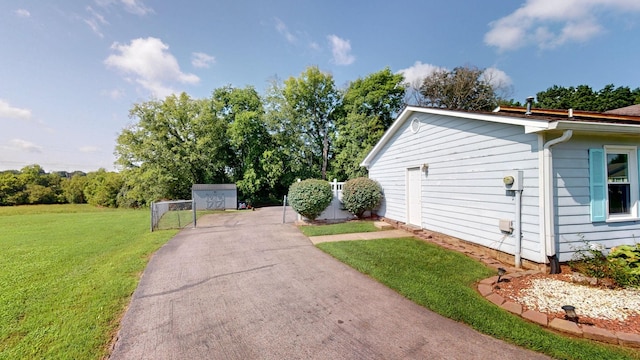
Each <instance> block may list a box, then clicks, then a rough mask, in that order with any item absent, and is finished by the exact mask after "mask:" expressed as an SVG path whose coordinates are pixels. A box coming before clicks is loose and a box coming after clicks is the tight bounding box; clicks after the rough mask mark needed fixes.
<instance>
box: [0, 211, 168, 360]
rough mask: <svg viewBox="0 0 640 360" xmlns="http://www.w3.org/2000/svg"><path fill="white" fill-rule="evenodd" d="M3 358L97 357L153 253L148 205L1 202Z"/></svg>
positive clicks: (158, 242)
mask: <svg viewBox="0 0 640 360" xmlns="http://www.w3.org/2000/svg"><path fill="white" fill-rule="evenodd" d="M0 229H2V231H1V232H0V246H1V247H2V256H1V257H0V359H36V358H37V359H100V358H102V357H103V356H104V355H105V354H106V353H107V345H108V344H109V342H110V340H111V337H112V335H113V333H114V331H115V330H116V328H117V326H118V321H119V318H120V316H121V315H122V314H123V312H124V310H125V307H126V306H127V304H128V303H129V300H130V297H131V294H132V293H133V291H134V290H135V288H136V286H137V284H138V280H139V276H140V274H141V272H142V270H143V269H144V267H145V266H146V264H147V262H148V260H149V257H150V255H151V254H152V253H153V252H155V251H156V250H157V249H158V248H159V247H160V246H162V245H163V244H164V243H165V242H166V241H167V240H169V239H170V238H171V237H172V236H173V235H174V234H175V233H176V232H177V230H171V231H159V232H154V233H151V232H150V231H149V211H148V210H114V209H102V208H94V207H91V206H88V205H44V206H23V207H1V208H0Z"/></svg>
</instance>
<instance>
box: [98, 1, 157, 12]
mask: <svg viewBox="0 0 640 360" xmlns="http://www.w3.org/2000/svg"><path fill="white" fill-rule="evenodd" d="M94 1H95V2H96V4H98V5H100V6H102V7H108V6H111V5H122V7H123V8H124V10H125V11H127V12H130V13H132V14H136V15H146V14H149V13H153V9H152V8H150V7H148V6H146V5H145V4H144V2H143V1H142V0H94Z"/></svg>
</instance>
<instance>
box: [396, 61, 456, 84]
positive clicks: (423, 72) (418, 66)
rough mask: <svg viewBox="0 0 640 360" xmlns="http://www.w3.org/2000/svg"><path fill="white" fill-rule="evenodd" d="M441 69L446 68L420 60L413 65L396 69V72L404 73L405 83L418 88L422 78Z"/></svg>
mask: <svg viewBox="0 0 640 360" xmlns="http://www.w3.org/2000/svg"><path fill="white" fill-rule="evenodd" d="M441 70H446V69H445V68H443V67H440V66H436V65H432V64H423V63H422V62H421V61H416V62H415V63H414V64H413V66H411V67H408V68H406V69H400V70H398V73H399V74H402V75H404V81H405V82H406V83H407V84H409V85H411V86H414V87H416V88H419V87H420V85H422V81H423V80H424V78H426V77H427V76H429V75H431V74H433V73H434V72H436V71H441Z"/></svg>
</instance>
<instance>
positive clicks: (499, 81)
mask: <svg viewBox="0 0 640 360" xmlns="http://www.w3.org/2000/svg"><path fill="white" fill-rule="evenodd" d="M481 79H482V80H485V81H487V82H488V83H489V84H491V86H493V88H494V89H498V88H505V87H509V86H511V85H512V84H513V80H511V78H510V77H509V75H507V73H505V72H504V71H502V70H500V69H498V68H494V67H490V68H487V69H485V70H484V72H483V73H482V75H481Z"/></svg>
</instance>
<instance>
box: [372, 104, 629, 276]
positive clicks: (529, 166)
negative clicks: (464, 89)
mask: <svg viewBox="0 0 640 360" xmlns="http://www.w3.org/2000/svg"><path fill="white" fill-rule="evenodd" d="M639 151H640V116H633V115H621V114H615V113H607V114H604V113H593V112H583V111H572V110H568V111H567V110H540V109H531V108H530V107H529V108H528V109H525V108H519V107H502V108H498V109H496V110H495V111H494V112H492V113H479V112H464V111H452V110H443V109H436V108H423V107H412V106H410V107H407V108H405V109H404V110H403V111H402V113H401V114H400V115H399V117H398V118H397V119H396V121H395V122H394V123H393V124H392V125H391V127H390V128H389V129H388V130H387V132H386V133H385V134H384V135H383V137H382V138H381V139H380V141H379V142H378V143H377V144H376V146H375V147H374V148H373V149H372V150H371V152H370V153H369V154H368V155H367V157H366V158H365V159H364V161H363V162H362V164H361V165H362V166H365V167H367V168H368V169H369V177H370V178H372V179H375V180H377V181H378V182H379V183H380V184H381V185H382V188H383V190H384V200H383V203H382V205H381V207H380V209H379V211H378V214H379V215H381V216H384V217H386V218H389V219H392V220H397V221H400V222H404V223H407V224H410V225H414V226H417V227H420V228H423V229H427V230H431V231H435V232H439V233H443V234H445V235H449V236H453V237H456V238H459V239H462V240H464V241H468V242H471V243H475V244H478V245H481V246H485V247H488V248H491V249H495V250H499V251H502V252H504V253H507V254H510V255H513V261H514V263H515V265H516V266H520V265H521V263H522V261H523V260H529V261H531V262H534V263H538V264H544V263H548V264H550V266H551V271H552V272H557V270H558V263H559V262H564V261H568V260H570V259H571V257H572V255H573V253H574V252H575V250H576V249H578V248H584V247H585V245H586V244H587V243H598V244H601V245H604V246H605V247H607V248H611V247H613V246H616V245H620V244H635V243H637V242H640V209H639V207H640V184H639V175H638V170H639V166H638V161H639V160H640V155H639Z"/></svg>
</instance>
